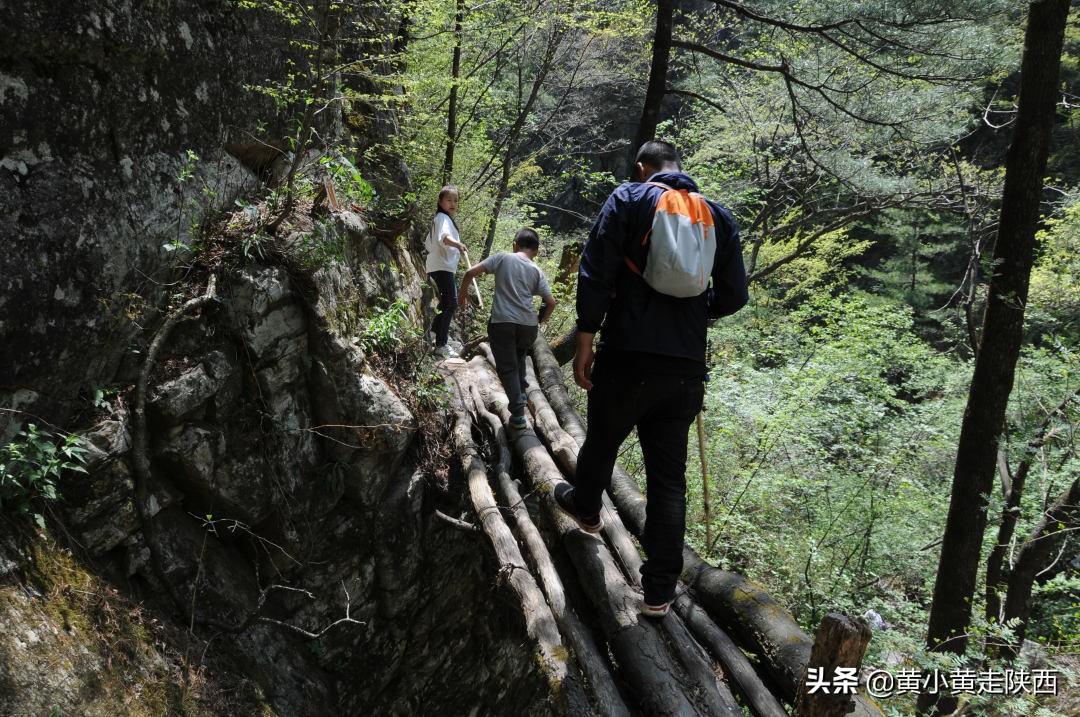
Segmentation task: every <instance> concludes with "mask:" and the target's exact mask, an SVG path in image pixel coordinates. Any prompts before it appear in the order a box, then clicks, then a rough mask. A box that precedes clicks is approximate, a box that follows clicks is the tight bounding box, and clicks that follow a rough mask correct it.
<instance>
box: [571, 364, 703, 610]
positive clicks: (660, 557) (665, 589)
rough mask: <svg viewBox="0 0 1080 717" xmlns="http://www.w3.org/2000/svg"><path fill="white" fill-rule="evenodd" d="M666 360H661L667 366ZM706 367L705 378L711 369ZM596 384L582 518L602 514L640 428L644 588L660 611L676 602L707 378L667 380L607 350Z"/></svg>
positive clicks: (581, 468)
mask: <svg viewBox="0 0 1080 717" xmlns="http://www.w3.org/2000/svg"><path fill="white" fill-rule="evenodd" d="M605 358H607V359H608V360H606V361H605ZM662 361H663V359H662V358H659V359H658V365H659V366H661V367H662ZM613 364H614V365H613ZM701 368H702V372H703V373H704V369H705V367H704V366H702V367H701ZM661 370H662V369H661ZM592 379H593V388H592V390H591V391H589V425H588V428H587V430H586V434H585V443H584V445H582V447H581V451H580V453H579V454H578V463H577V476H576V478H575V481H574V487H575V494H574V500H575V502H576V503H577V506H578V508H579V510H581V511H582V512H583V513H587V514H593V513H598V512H599V511H600V506H601V496H602V494H603V492H604V490H605V489H607V488H608V487H609V486H610V485H611V473H612V471H613V470H614V468H615V459H616V457H617V456H618V452H619V447H620V446H621V445H622V442H623V441H624V440H626V437H627V436H629V435H630V431H631V430H632V429H633V428H634V427H635V426H636V427H637V432H638V439H639V440H640V442H641V453H642V456H643V457H644V459H645V476H646V481H647V487H646V494H647V498H648V502H647V503H646V506H645V531H644V534H643V535H642V537H641V545H642V547H643V548H644V549H645V558H646V560H645V564H644V565H642V566H641V585H642V587H643V588H644V590H645V602H647V603H649V604H652V605H656V604H659V603H661V602H664V601H666V600H670V599H671V598H672V597H673V596H674V594H675V585H676V583H677V582H678V579H679V574H680V573H681V572H682V564H683V560H682V546H683V538H684V536H685V534H686V449H687V444H688V433H689V430H690V425H691V424H692V423H693V422H694V418H695V417H696V416H697V414H698V412H699V411H700V410H701V406H702V402H703V401H704V397H705V377H704V375H700V376H686V375H671V374H667V375H665V374H663V373H656V372H655V370H649V369H647V368H646V367H645V366H643V365H642V364H640V363H639V364H637V365H636V366H633V367H630V368H629V369H628V368H627V367H625V366H619V365H617V363H616V362H615V361H612V360H611V358H610V357H604V356H603V352H602V351H601V353H600V354H598V355H597V359H596V362H595V364H594V366H593V376H592Z"/></svg>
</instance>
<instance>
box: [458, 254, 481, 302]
mask: <svg viewBox="0 0 1080 717" xmlns="http://www.w3.org/2000/svg"><path fill="white" fill-rule="evenodd" d="M462 246H464V245H462ZM461 253H462V254H464V255H465V263H466V264H468V265H469V268H470V269H471V268H472V259H470V258H469V250H468V249H462V250H461ZM472 288H473V291H475V292H476V305H477V306H479V307H480V308H481V309H482V308H484V300H483V299H482V298H481V297H480V287H479V286H477V285H476V278H475V277H473V280H472Z"/></svg>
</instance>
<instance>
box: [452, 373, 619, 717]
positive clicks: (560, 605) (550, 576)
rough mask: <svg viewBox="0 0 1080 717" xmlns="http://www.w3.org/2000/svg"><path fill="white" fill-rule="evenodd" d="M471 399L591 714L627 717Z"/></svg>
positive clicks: (477, 399) (496, 429)
mask: <svg viewBox="0 0 1080 717" xmlns="http://www.w3.org/2000/svg"><path fill="white" fill-rule="evenodd" d="M472 396H473V401H474V406H475V408H476V411H477V414H478V415H479V417H480V418H481V419H483V420H484V421H485V422H486V423H487V425H488V427H489V428H490V429H491V431H492V434H493V436H494V440H495V444H496V448H497V451H498V454H499V459H498V463H497V464H496V465H495V471H496V475H497V483H498V486H499V491H500V493H501V494H502V496H503V499H504V500H505V501H506V503H507V505H508V506H509V508H508V510H509V511H510V515H511V516H512V517H513V519H514V524H515V525H516V527H517V530H518V535H519V536H520V537H521V542H522V543H523V544H524V546H525V549H526V551H527V552H528V555H529V557H530V558H531V559H532V564H533V565H534V566H535V568H536V572H537V574H538V575H539V577H540V585H541V587H542V588H543V591H544V594H545V595H546V596H547V601H548V604H549V605H550V606H551V612H552V614H553V615H554V616H555V621H556V622H557V623H558V625H559V629H560V631H561V632H562V633H563V634H564V635H565V636H566V638H567V641H568V642H569V643H570V646H571V647H572V648H573V650H574V655H575V656H576V657H577V662H578V665H579V666H580V667H581V671H582V674H583V676H584V677H585V683H586V685H587V686H588V689H589V690H591V691H592V694H593V697H594V698H595V699H594V703H595V708H596V710H595V713H596V714H599V715H604V716H605V717H629V715H630V710H629V709H628V708H627V706H626V703H625V702H624V701H623V698H622V695H621V694H619V691H618V689H617V687H616V683H615V678H614V676H613V675H612V673H611V668H610V666H609V665H608V662H607V660H606V659H605V658H604V657H603V656H602V655H601V653H600V649H599V648H598V647H597V645H596V641H595V640H594V639H593V637H592V634H591V633H590V632H589V630H588V629H587V628H586V627H585V625H583V624H582V622H581V620H579V619H578V617H577V615H576V614H575V613H574V611H573V610H571V609H570V608H569V606H568V605H567V602H566V593H565V590H564V589H563V584H562V579H561V578H560V577H559V573H558V571H557V570H556V569H555V564H554V562H553V561H552V559H551V554H550V553H549V552H548V549H547V546H546V545H545V544H544V540H543V538H542V537H541V535H540V531H539V529H538V528H537V527H536V524H535V523H533V520H532V518H531V517H530V516H529V511H528V510H526V509H525V502H524V500H523V499H522V497H521V493H520V492H519V491H518V489H517V485H516V484H515V481H514V480H513V479H511V477H510V464H511V460H512V457H511V454H510V447H509V445H508V444H507V440H506V428H505V426H504V425H503V422H502V421H501V420H500V419H499V417H498V416H496V415H495V414H494V413H492V412H491V411H489V410H488V409H487V407H486V406H485V405H484V402H483V397H482V396H481V395H480V391H479V390H478V389H477V388H476V387H475V386H474V387H473V390H472Z"/></svg>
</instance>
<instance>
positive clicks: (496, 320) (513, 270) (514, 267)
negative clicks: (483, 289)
mask: <svg viewBox="0 0 1080 717" xmlns="http://www.w3.org/2000/svg"><path fill="white" fill-rule="evenodd" d="M480 264H481V265H483V267H484V268H485V269H486V270H487V271H488V272H490V273H492V274H494V275H495V299H494V300H493V301H492V302H491V323H493V324H521V325H523V326H536V325H537V324H538V323H539V317H538V316H537V314H536V308H535V307H534V306H533V300H532V297H534V296H551V286H550V285H549V284H548V280H547V277H546V276H544V272H543V271H541V270H540V267H538V266H537V265H536V264H535V263H534V262H533V261H532V260H530V259H528V258H527V257H525V256H523V255H521V254H517V253H514V254H509V253H502V254H492V255H491V256H489V257H488V258H487V259H484V260H483V261H482V262H480Z"/></svg>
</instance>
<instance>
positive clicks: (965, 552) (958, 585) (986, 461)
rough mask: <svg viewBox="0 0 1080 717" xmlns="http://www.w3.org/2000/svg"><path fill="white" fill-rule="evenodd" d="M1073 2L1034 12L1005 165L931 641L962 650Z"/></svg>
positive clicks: (929, 705)
mask: <svg viewBox="0 0 1080 717" xmlns="http://www.w3.org/2000/svg"><path fill="white" fill-rule="evenodd" d="M1068 13H1069V0H1042V1H1041V2H1033V3H1031V4H1030V6H1029V13H1028V24H1027V33H1026V37H1025V41H1024V57H1023V62H1022V67H1021V77H1022V81H1021V86H1020V96H1019V103H1018V111H1017V117H1016V123H1015V126H1014V128H1013V133H1014V134H1013V141H1012V144H1011V145H1010V146H1009V152H1008V155H1007V157H1006V162H1005V187H1004V191H1003V196H1002V210H1001V219H1000V222H999V227H998V240H997V242H996V245H995V248H994V265H995V266H996V268H997V274H996V275H995V276H994V277H993V278H992V279H991V280H990V289H989V297H988V301H987V306H986V313H985V315H984V318H983V332H982V339H981V343H980V349H979V353H978V357H977V358H976V360H975V371H974V374H973V376H972V380H971V388H970V390H969V393H968V403H967V408H966V410H965V412H964V419H963V424H962V427H961V432H960V443H959V446H958V448H957V455H956V466H955V469H954V472H953V487H952V497H951V500H950V504H949V514H948V518H947V521H946V525H945V536H944V540H943V541H942V546H941V558H940V561H939V563H938V573H937V579H936V581H935V584H934V598H933V603H932V605H931V608H930V622H929V627H928V630H927V645H928V646H929V647H930V648H931V649H933V650H948V651H950V652H954V653H956V654H963V653H964V652H965V650H966V648H967V637H966V635H967V631H968V626H969V624H970V622H971V601H972V598H973V597H974V595H975V584H976V578H977V574H978V569H979V563H980V562H981V555H980V553H981V548H982V541H983V535H984V532H985V530H986V509H987V499H988V496H989V494H990V492H991V490H992V489H993V481H994V460H995V456H996V454H997V447H998V438H999V435H1000V433H1001V428H1002V424H1003V421H1004V417H1005V408H1006V405H1007V403H1008V400H1009V394H1010V392H1011V391H1012V385H1013V377H1014V371H1015V367H1016V361H1017V357H1018V356H1019V352H1020V343H1021V339H1022V334H1023V322H1024V304H1025V303H1026V302H1027V295H1028V280H1029V277H1030V274H1031V266H1032V263H1033V261H1034V246H1035V231H1036V228H1037V223H1038V219H1039V203H1040V197H1041V194H1042V188H1043V175H1044V172H1045V170H1046V161H1047V157H1048V155H1049V151H1050V140H1051V134H1052V130H1053V125H1054V113H1055V105H1056V102H1057V95H1058V75H1059V69H1060V66H1061V49H1062V43H1063V37H1064V32H1065V22H1066V19H1067V17H1068ZM955 703H956V700H955V698H952V697H951V696H941V695H932V694H928V693H924V694H922V695H920V698H919V710H920V712H923V713H934V714H939V713H948V712H951V711H952V710H953V709H954V707H955Z"/></svg>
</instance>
